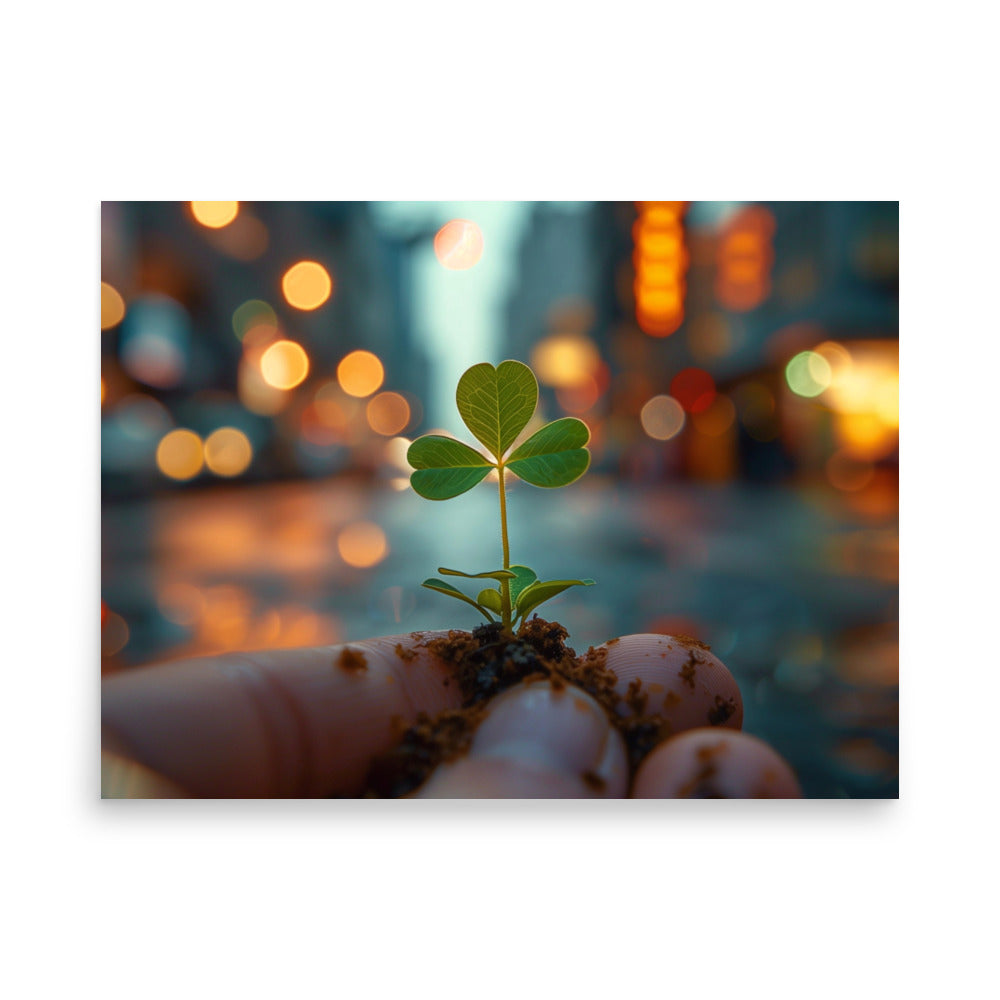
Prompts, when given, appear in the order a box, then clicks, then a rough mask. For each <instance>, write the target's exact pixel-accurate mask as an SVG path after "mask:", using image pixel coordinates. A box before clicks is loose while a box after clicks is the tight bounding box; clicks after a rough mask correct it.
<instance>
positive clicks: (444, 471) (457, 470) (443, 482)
mask: <svg viewBox="0 0 1000 1000" xmlns="http://www.w3.org/2000/svg"><path fill="white" fill-rule="evenodd" d="M406 460H407V461H408V462H409V463H410V465H412V466H413V468H414V470H416V471H414V472H413V473H411V474H410V485H411V486H412V487H413V488H414V490H416V492H417V493H419V494H420V495H421V496H422V497H425V498H426V499H428V500H449V499H450V498H451V497H457V496H459V495H460V494H462V493H464V492H465V491H466V490H471V489H472V487H473V486H475V485H476V484H477V483H481V482H482V481H483V480H484V479H485V478H486V477H487V475H489V471H490V469H492V468H494V466H493V464H492V463H491V462H489V461H488V460H487V459H486V458H485V456H483V455H481V454H480V453H479V452H478V451H476V450H475V448H470V447H469V446H468V445H467V444H463V443H462V442H461V441H456V440H455V439H454V438H449V437H444V436H442V435H439V434H425V435H424V436H423V437H421V438H417V440H416V441H414V442H413V444H411V445H410V447H409V449H408V450H407V452H406Z"/></svg>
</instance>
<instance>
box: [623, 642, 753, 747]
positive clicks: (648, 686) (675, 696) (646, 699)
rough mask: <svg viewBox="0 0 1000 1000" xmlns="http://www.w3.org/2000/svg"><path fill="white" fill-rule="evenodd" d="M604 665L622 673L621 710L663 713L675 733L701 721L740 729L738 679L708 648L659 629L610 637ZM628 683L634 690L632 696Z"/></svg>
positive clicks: (741, 723) (741, 711)
mask: <svg viewBox="0 0 1000 1000" xmlns="http://www.w3.org/2000/svg"><path fill="white" fill-rule="evenodd" d="M604 648H605V649H607V660H606V665H607V666H608V668H609V669H611V670H613V671H614V672H615V674H616V675H617V676H618V683H617V684H616V685H615V688H616V690H617V692H618V693H619V694H620V695H621V696H622V697H623V698H625V699H626V700H625V702H624V703H622V704H621V705H619V709H618V710H619V713H620V714H622V715H629V714H633V715H643V714H649V715H657V714H658V715H662V716H663V717H664V718H665V719H666V720H667V722H668V723H669V731H670V732H671V733H672V734H677V733H681V732H684V731H685V730H688V729H697V728H701V727H702V726H722V727H724V728H727V729H740V728H741V727H742V725H743V698H742V696H741V695H740V689H739V686H738V685H737V683H736V679H735V678H734V677H733V675H732V674H731V673H730V672H729V671H728V670H727V669H726V667H725V665H724V664H723V662H722V661H721V660H720V659H719V658H718V657H717V656H715V655H714V654H713V653H711V652H710V651H709V650H708V649H707V648H706V647H703V646H702V645H701V644H699V643H697V642H693V641H691V640H688V639H685V638H682V637H677V636H671V635H658V634H638V635H625V636H622V637H621V638H620V639H612V640H611V641H610V642H608V643H606V644H605V646H604ZM630 686H631V687H632V691H633V693H632V694H631V696H630V695H629V690H630Z"/></svg>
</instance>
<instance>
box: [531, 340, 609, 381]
mask: <svg viewBox="0 0 1000 1000" xmlns="http://www.w3.org/2000/svg"><path fill="white" fill-rule="evenodd" d="M600 364H601V356H600V354H599V352H598V350H597V347H596V345H595V344H594V342H593V341H592V340H589V339H588V338H587V337H584V336H581V335H578V334H554V335H553V336H550V337H546V338H545V339H544V340H541V341H539V342H538V343H537V344H536V345H535V346H534V347H533V348H532V351H531V367H532V368H533V369H534V370H535V374H536V375H537V376H538V379H539V381H540V382H542V383H544V384H545V385H551V386H553V387H555V388H557V389H568V388H574V387H576V386H580V385H584V384H586V383H587V382H588V381H589V380H591V379H593V377H594V374H595V373H596V372H597V370H598V368H599V366H600Z"/></svg>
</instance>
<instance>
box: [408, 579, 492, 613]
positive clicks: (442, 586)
mask: <svg viewBox="0 0 1000 1000" xmlns="http://www.w3.org/2000/svg"><path fill="white" fill-rule="evenodd" d="M420 586H421V587H426V588H427V589H428V590H436V591H437V592H438V593H439V594H445V595H446V596H447V597H455V598H457V599H458V600H460V601H465V603H466V604H471V605H472V606H473V607H474V608H476V610H477V611H480V612H482V614H483V615H484V616H485V617H486V620H487V621H493V619H492V618H490V616H489V615H488V614H486V611H485V610H484V609H483V608H482V607H481V606H480V605H479V604H477V603H476V602H475V601H474V600H473V599H472V598H471V597H467V596H466V595H465V594H463V593H462V591H460V590H459V589H458V588H457V587H453V586H452V585H451V584H450V583H445V582H444V580H433V579H432V580H424V582H423V583H422V584H420Z"/></svg>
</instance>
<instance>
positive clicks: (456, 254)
mask: <svg viewBox="0 0 1000 1000" xmlns="http://www.w3.org/2000/svg"><path fill="white" fill-rule="evenodd" d="M434 255H435V256H436V257H437V259H438V263H440V264H441V266H442V267H445V268H447V269H448V270H449V271H465V270H467V269H468V268H470V267H473V266H474V265H475V264H477V263H478V262H479V258H480V257H482V255H483V234H482V230H480V228H479V226H477V225H476V224H475V223H474V222H470V221H469V220H468V219H452V220H451V221H450V222H446V223H445V224H444V225H443V226H442V227H441V228H440V229H439V230H438V231H437V234H436V235H435V237H434Z"/></svg>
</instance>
